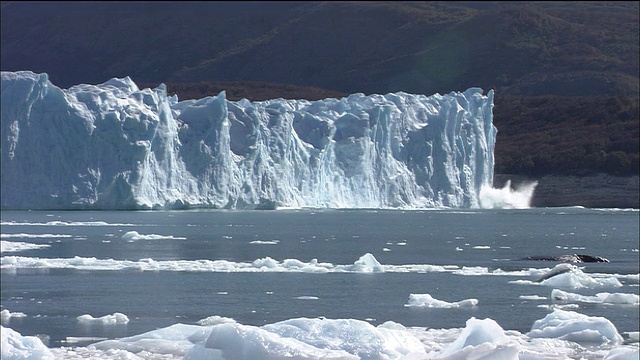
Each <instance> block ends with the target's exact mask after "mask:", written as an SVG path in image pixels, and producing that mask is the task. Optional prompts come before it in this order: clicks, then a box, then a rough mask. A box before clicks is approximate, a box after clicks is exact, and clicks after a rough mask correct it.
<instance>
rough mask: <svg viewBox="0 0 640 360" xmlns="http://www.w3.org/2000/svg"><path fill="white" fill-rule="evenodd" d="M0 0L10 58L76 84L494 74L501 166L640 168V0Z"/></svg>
mask: <svg viewBox="0 0 640 360" xmlns="http://www.w3.org/2000/svg"><path fill="white" fill-rule="evenodd" d="M1 4H2V12H1V16H2V18H1V20H2V22H1V24H0V25H1V30H2V32H1V36H2V42H1V50H2V51H1V52H0V55H1V66H2V70H7V71H17V70H32V71H34V72H46V73H48V74H49V75H50V79H51V81H52V82H53V83H54V84H56V85H58V86H60V87H63V88H66V87H69V86H72V85H75V84H78V83H93V84H95V83H102V82H104V81H106V80H108V79H110V78H112V77H124V76H130V77H131V78H132V79H133V80H134V81H136V82H137V83H138V84H139V85H140V86H141V87H155V86H157V85H158V84H160V83H165V84H167V87H168V91H169V92H170V93H174V94H177V95H178V96H179V98H180V99H181V100H184V99H189V98H201V97H204V96H209V95H216V94H217V93H219V92H220V91H222V90H225V91H226V92H227V97H228V98H229V99H230V100H239V99H241V98H247V99H250V100H254V101H257V100H266V99H275V98H289V99H296V98H301V99H308V100H317V99H323V98H327V97H341V96H346V95H347V94H350V93H355V92H362V93H365V94H373V93H380V94H385V93H389V92H397V91H405V92H409V93H419V94H426V95H431V94H434V93H441V94H447V93H449V92H451V91H463V90H466V89H467V88H470V87H481V88H483V89H484V90H485V91H486V90H489V89H494V90H495V108H494V123H495V125H496V127H497V128H498V137H497V143H496V150H495V156H496V173H501V174H516V175H521V176H527V177H530V178H541V177H545V176H552V175H553V176H568V175H578V176H591V175H593V176H597V174H608V175H610V176H623V177H628V176H630V175H637V174H638V171H639V170H638V166H639V165H638V164H639V160H638V150H639V140H638V139H639V138H640V136H639V124H640V120H639V119H640V115H639V112H638V95H639V72H640V70H639V69H640V64H639V46H638V43H639V37H640V36H639V34H640V27H639V23H640V21H639V9H640V6H639V4H640V3H639V2H637V1H634V2H627V1H591V2H582V1H574V2H570V1H556V2H537V1H530V2H515V1H482V2H478V1H457V2H456V1H454V2H440V1H433V2H397V1H393V2H389V1H354V2H350V1H340V2H317V1H309V2H250V1H249V2H118V1H116V2H55V1H53V2H12V1H4V2H2V3H1ZM635 191H636V192H637V185H636V190H635ZM634 196H635V194H634Z"/></svg>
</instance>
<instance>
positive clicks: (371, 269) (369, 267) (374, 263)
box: [349, 253, 384, 273]
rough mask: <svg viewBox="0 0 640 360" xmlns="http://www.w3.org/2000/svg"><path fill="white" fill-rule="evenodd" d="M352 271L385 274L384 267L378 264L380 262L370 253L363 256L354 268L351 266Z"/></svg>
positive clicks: (354, 264)
mask: <svg viewBox="0 0 640 360" xmlns="http://www.w3.org/2000/svg"><path fill="white" fill-rule="evenodd" d="M349 268H350V270H351V271H355V272H366V273H381V272H384V266H383V265H382V264H380V263H379V262H378V260H377V259H376V258H375V256H373V255H372V254H370V253H366V254H364V255H362V256H361V257H360V258H359V259H358V260H357V261H356V262H355V263H353V265H352V266H349Z"/></svg>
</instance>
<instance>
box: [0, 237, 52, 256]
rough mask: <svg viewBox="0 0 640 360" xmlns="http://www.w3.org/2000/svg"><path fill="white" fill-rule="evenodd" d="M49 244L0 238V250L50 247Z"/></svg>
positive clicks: (10, 250) (13, 250)
mask: <svg viewBox="0 0 640 360" xmlns="http://www.w3.org/2000/svg"><path fill="white" fill-rule="evenodd" d="M50 246H51V245H49V244H32V243H27V242H22V241H5V240H0V252H2V253H6V252H18V251H25V250H34V249H42V248H47V247H50Z"/></svg>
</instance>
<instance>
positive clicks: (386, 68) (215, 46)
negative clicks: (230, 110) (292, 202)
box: [1, 1, 639, 96]
mask: <svg viewBox="0 0 640 360" xmlns="http://www.w3.org/2000/svg"><path fill="white" fill-rule="evenodd" d="M638 9H639V7H638V2H624V1H623V2H615V1H614V2H605V1H602V2H598V1H595V2H562V1H560V2H510V1H495V2H492V1H483V2H464V1H463V2H455V1H454V2H438V1H434V2H429V1H428V2H396V1H392V2H388V1H373V2H369V1H365V2H362V1H357V2H349V1H344V2H343V1H337V2H315V1H309V2H224V1H223V2H153V1H152V2H55V1H52V2H2V24H1V26H2V54H1V56H2V57H1V59H2V70H12V71H13V70H32V71H34V72H47V73H49V75H50V78H51V80H52V82H53V83H55V84H58V86H61V87H68V86H71V85H75V84H78V83H99V82H103V81H106V80H107V79H109V78H111V77H114V76H120V77H122V76H131V77H132V78H133V79H135V80H136V81H141V82H155V83H158V82H200V81H260V82H276V83H286V84H294V85H298V86H314V87H319V88H324V89H331V90H336V91H341V92H345V93H354V92H364V93H387V92H396V91H406V92H410V93H420V94H433V93H436V92H439V93H448V92H450V91H458V90H463V89H467V88H469V87H472V86H477V87H481V88H483V89H489V88H493V89H495V90H496V92H497V93H499V94H504V95H550V94H553V95H616V96H617V95H628V96H637V94H638V73H639V70H638V67H639V62H638V38H639V37H638V32H639V27H638Z"/></svg>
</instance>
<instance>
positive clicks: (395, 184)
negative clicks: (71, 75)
mask: <svg viewBox="0 0 640 360" xmlns="http://www.w3.org/2000/svg"><path fill="white" fill-rule="evenodd" d="M492 111H493V91H489V92H488V93H487V94H486V95H484V94H483V91H482V90H481V89H479V88H470V89H468V90H467V91H465V92H462V93H461V92H452V93H450V94H448V95H439V94H435V95H432V96H425V95H412V94H407V93H403V92H398V93H390V94H387V95H371V96H365V95H364V94H352V95H350V96H348V97H346V98H342V99H325V100H319V101H307V100H284V99H276V100H268V101H260V102H251V101H248V100H246V99H243V100H240V101H237V102H234V101H228V100H226V98H225V93H224V92H221V93H220V94H218V95H217V96H210V97H206V98H203V99H199V100H186V101H178V99H177V97H175V96H173V97H168V96H167V93H166V88H165V86H164V85H160V86H158V87H157V88H155V89H139V88H138V86H137V85H136V84H135V83H134V82H133V81H132V80H131V79H130V78H128V77H126V78H122V79H118V78H114V79H111V80H109V81H107V82H105V83H103V84H100V85H86V84H82V85H76V86H73V87H71V88H69V89H60V88H58V87H56V86H55V85H53V84H52V83H51V82H50V81H49V80H48V76H47V74H35V73H33V72H30V71H19V72H2V114H1V116H2V145H1V146H2V147H1V151H2V154H1V156H2V173H1V175H2V189H1V190H2V208H3V209H182V208H193V207H207V208H231V209H241V208H256V207H259V206H266V207H269V206H273V205H274V204H277V206H279V207H318V208H434V207H453V208H476V207H480V204H479V193H480V190H481V188H482V187H483V186H488V187H491V185H492V183H493V165H494V160H493V156H494V155H493V153H494V144H495V138H496V133H497V130H496V128H495V127H494V125H493V113H492Z"/></svg>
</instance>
